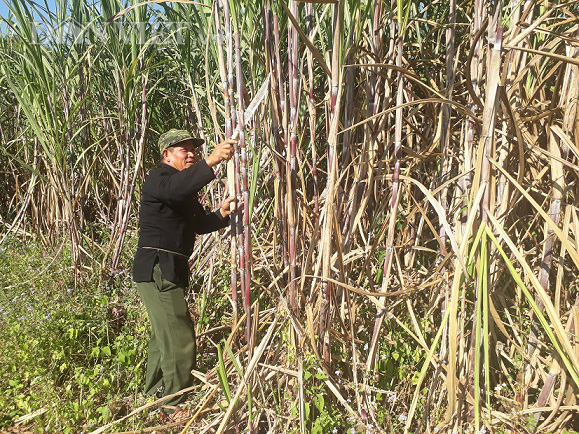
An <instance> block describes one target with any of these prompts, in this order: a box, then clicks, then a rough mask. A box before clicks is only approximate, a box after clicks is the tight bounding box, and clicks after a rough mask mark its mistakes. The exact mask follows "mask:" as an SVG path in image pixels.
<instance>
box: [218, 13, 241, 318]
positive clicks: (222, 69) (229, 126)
mask: <svg viewBox="0 0 579 434" xmlns="http://www.w3.org/2000/svg"><path fill="white" fill-rule="evenodd" d="M216 8H218V6H217V3H216ZM217 12H218V11H216V13H215V32H216V34H217V54H218V59H219V76H220V78H221V87H222V89H223V102H224V106H225V110H224V111H225V113H224V115H225V136H226V137H231V135H232V134H233V123H232V120H231V110H230V107H229V89H228V81H227V68H226V66H225V54H224V52H223V45H224V41H223V34H222V32H221V22H220V19H219V13H217ZM231 194H233V192H232V191H229V195H231ZM229 226H230V229H231V257H230V261H231V303H232V305H233V321H232V327H235V325H236V324H237V318H238V310H237V238H236V229H237V226H236V214H235V213H231V217H230V223H229Z"/></svg>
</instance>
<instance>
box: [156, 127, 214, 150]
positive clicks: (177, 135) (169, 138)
mask: <svg viewBox="0 0 579 434" xmlns="http://www.w3.org/2000/svg"><path fill="white" fill-rule="evenodd" d="M185 140H192V141H193V145H195V146H201V145H202V144H203V143H205V140H203V139H199V138H197V137H193V136H192V135H191V133H190V132H189V131H187V130H176V129H175V128H172V129H170V130H169V131H167V132H166V133H163V134H161V137H159V151H161V152H163V149H167V148H169V147H170V146H175V145H176V144H177V143H180V142H184V141H185Z"/></svg>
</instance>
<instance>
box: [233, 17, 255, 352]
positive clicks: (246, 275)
mask: <svg viewBox="0 0 579 434" xmlns="http://www.w3.org/2000/svg"><path fill="white" fill-rule="evenodd" d="M235 63H236V74H237V96H238V98H237V101H238V107H237V108H238V112H237V113H238V116H237V121H238V123H237V129H238V130H239V150H240V153H241V161H240V163H241V164H240V172H241V183H242V188H243V191H242V193H243V222H242V224H243V241H244V244H243V245H242V248H240V249H239V257H240V264H239V265H240V269H241V278H242V279H244V280H245V282H244V285H243V290H244V292H245V295H244V299H243V309H244V310H245V339H246V342H247V348H248V350H249V357H251V356H252V354H253V348H252V342H253V339H252V333H251V324H252V319H251V291H250V281H251V269H250V261H249V251H250V249H251V245H250V239H249V190H248V187H247V146H246V142H245V132H244V128H245V119H244V117H243V113H244V110H245V104H244V101H243V73H242V71H241V53H240V43H239V28H238V27H237V25H236V28H235ZM238 203H239V202H238ZM239 220H241V219H239Z"/></svg>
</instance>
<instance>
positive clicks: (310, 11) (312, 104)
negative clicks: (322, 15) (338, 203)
mask: <svg viewBox="0 0 579 434" xmlns="http://www.w3.org/2000/svg"><path fill="white" fill-rule="evenodd" d="M306 30H307V32H308V37H309V38H310V41H311V40H312V39H313V36H314V5H313V4H312V3H306ZM306 61H307V65H308V84H309V90H308V99H307V103H308V114H309V121H310V123H309V125H310V150H311V153H312V180H313V188H314V192H313V196H314V216H315V223H314V224H315V226H316V227H317V226H318V223H319V219H320V193H319V191H318V155H317V153H318V152H317V146H316V101H315V97H314V56H313V54H312V52H311V50H307V51H306Z"/></svg>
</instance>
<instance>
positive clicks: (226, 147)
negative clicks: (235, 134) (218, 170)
mask: <svg viewBox="0 0 579 434" xmlns="http://www.w3.org/2000/svg"><path fill="white" fill-rule="evenodd" d="M235 143H237V140H225V141H223V142H221V143H220V144H218V145H217V146H216V147H215V149H214V150H213V152H212V153H211V154H210V155H209V156H208V157H207V158H206V159H205V161H206V162H207V165H208V166H209V167H215V166H217V165H218V164H219V163H221V162H222V161H229V160H230V159H231V157H233V152H234V149H233V145H234V144H235Z"/></svg>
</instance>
